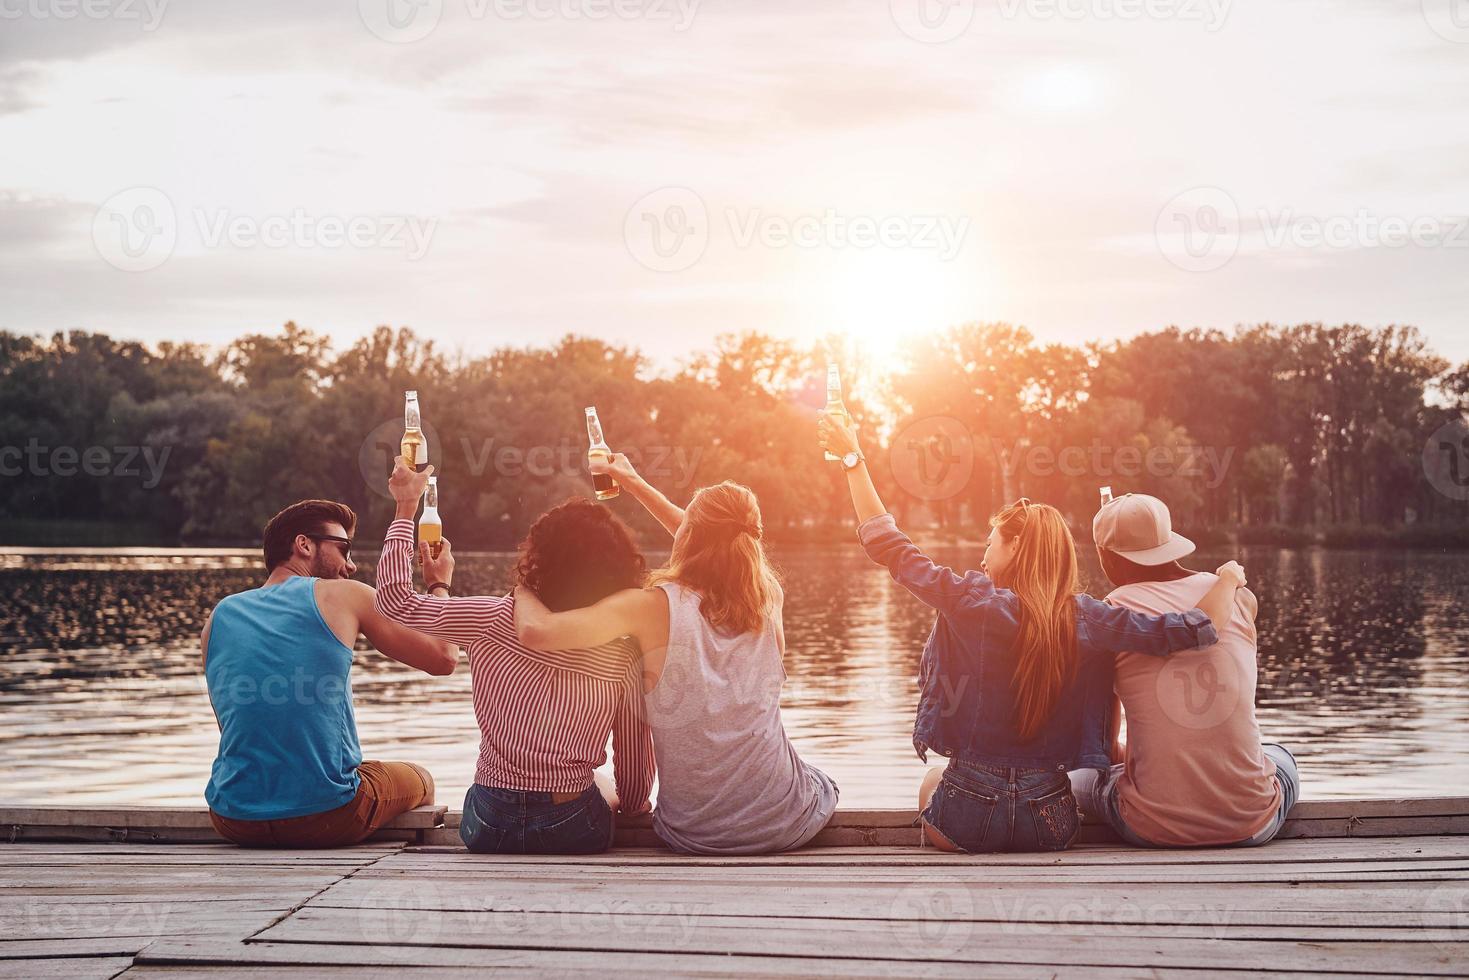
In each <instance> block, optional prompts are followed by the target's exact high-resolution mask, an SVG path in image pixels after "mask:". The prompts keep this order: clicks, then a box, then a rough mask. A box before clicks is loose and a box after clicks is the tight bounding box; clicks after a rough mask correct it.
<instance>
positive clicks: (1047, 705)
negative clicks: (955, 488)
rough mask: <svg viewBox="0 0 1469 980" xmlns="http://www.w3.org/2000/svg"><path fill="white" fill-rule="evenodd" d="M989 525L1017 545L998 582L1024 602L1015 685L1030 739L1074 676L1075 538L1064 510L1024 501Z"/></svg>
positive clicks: (1022, 730)
mask: <svg viewBox="0 0 1469 980" xmlns="http://www.w3.org/2000/svg"><path fill="white" fill-rule="evenodd" d="M990 525H991V526H992V527H997V528H999V529H1000V534H1001V535H1002V536H1003V537H1004V538H1005V539H1006V541H1008V542H1009V543H1010V544H1011V546H1012V547H1013V548H1014V551H1013V554H1012V557H1011V559H1010V563H1009V565H1008V566H1006V568H1005V570H1004V576H1003V577H1004V580H1003V581H999V580H997V581H996V583H995V584H997V585H999V586H1001V587H1003V588H1007V589H1009V590H1010V591H1012V592H1014V593H1015V596H1016V598H1018V599H1019V600H1020V636H1019V637H1018V642H1017V644H1016V657H1015V673H1014V675H1013V680H1012V685H1013V688H1014V692H1015V722H1016V727H1017V730H1018V734H1019V735H1020V737H1021V738H1022V739H1029V738H1032V737H1034V736H1035V735H1036V734H1037V733H1038V732H1040V730H1041V728H1042V727H1043V726H1044V725H1045V723H1046V722H1047V721H1048V720H1049V719H1050V717H1051V712H1052V711H1053V710H1054V709H1055V707H1056V701H1057V699H1058V698H1060V696H1061V689H1062V688H1063V687H1065V686H1066V685H1067V684H1068V683H1070V682H1071V680H1072V678H1073V677H1075V675H1076V665H1077V659H1078V655H1077V650H1076V596H1077V595H1078V594H1079V593H1080V592H1081V571H1080V569H1079V567H1078V565H1077V561H1076V541H1075V540H1074V539H1073V538H1072V537H1071V529H1070V528H1069V527H1067V526H1066V520H1065V519H1064V518H1063V517H1062V516H1061V512H1060V511H1058V510H1057V509H1056V508H1054V507H1051V506H1048V505H1046V504H1035V503H1031V502H1030V501H1028V500H1024V499H1022V500H1021V501H1019V502H1018V503H1014V504H1011V505H1010V506H1008V507H1006V508H1005V509H1003V510H1001V511H1000V512H999V513H998V514H996V515H995V516H994V517H992V518H990Z"/></svg>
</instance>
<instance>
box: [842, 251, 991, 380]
mask: <svg viewBox="0 0 1469 980" xmlns="http://www.w3.org/2000/svg"><path fill="white" fill-rule="evenodd" d="M967 275H968V272H967V270H964V269H962V268H960V267H959V265H958V263H955V262H944V261H940V260H939V259H938V258H937V257H936V256H933V255H923V254H921V253H918V252H915V251H909V252H892V251H888V252H874V253H873V254H870V255H863V256H861V257H860V258H859V259H858V260H857V261H852V262H848V263H845V264H844V266H843V268H842V269H841V270H840V272H839V275H838V277H837V281H836V283H835V284H834V288H833V290H832V293H831V295H832V296H833V297H834V309H833V310H832V320H831V328H832V330H833V332H835V333H838V334H841V335H843V336H845V337H848V338H850V339H851V341H852V342H853V343H854V344H855V345H856V346H857V347H858V348H860V349H861V351H862V352H863V353H864V354H866V355H867V356H868V357H871V358H872V359H874V360H876V361H880V360H885V359H891V358H893V357H895V356H896V355H897V354H898V353H899V351H900V349H901V347H902V344H903V342H904V340H906V339H907V338H909V337H913V336H915V335H919V334H925V333H930V332H933V331H936V330H942V329H943V328H944V327H947V326H952V325H953V324H954V323H957V322H959V321H960V320H962V319H963V312H962V310H963V309H964V306H965V303H966V297H967V296H969V295H971V294H972V292H973V285H972V284H971V283H968V282H965V281H964V278H965V277H966V276H967Z"/></svg>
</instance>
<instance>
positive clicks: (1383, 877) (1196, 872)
mask: <svg viewBox="0 0 1469 980" xmlns="http://www.w3.org/2000/svg"><path fill="white" fill-rule="evenodd" d="M971 867H973V866H971ZM373 870H374V872H375V873H385V872H392V873H404V874H409V875H414V876H420V877H422V876H427V875H433V876H435V877H475V876H477V875H486V874H492V875H495V876H496V877H498V878H500V879H501V880H517V879H525V878H534V879H538V880H547V881H549V880H560V881H576V880H579V879H580V878H582V877H584V876H586V875H589V874H590V875H601V874H605V871H604V870H603V868H602V867H597V866H592V865H570V864H556V865H547V866H543V867H537V866H534V865H515V864H480V865H477V866H465V865H463V864H457V865H456V864H446V863H444V862H421V861H414V860H411V859H410V860H404V861H393V862H379V863H378V864H377V865H376V866H374V869H373ZM617 875H618V878H619V880H622V881H744V882H761V883H763V884H766V885H768V886H771V887H779V886H780V884H781V883H782V882H785V881H804V880H810V879H811V878H813V877H819V878H820V880H822V881H859V882H860V881H921V880H925V879H926V878H929V877H931V876H932V871H931V870H929V869H928V868H921V867H831V866H827V867H823V868H822V870H821V873H820V874H819V875H813V873H812V872H811V871H810V869H809V868H802V867H800V866H798V865H755V866H741V865H727V866H724V867H703V866H698V865H694V866H689V865H683V866H676V867H666V866H665V867H659V866H642V867H628V866H620V867H618V870H617ZM975 877H983V879H984V880H986V881H1036V882H1048V881H1093V882H1113V883H1124V882H1126V883H1153V882H1158V883H1161V882H1179V881H1182V882H1188V881H1211V882H1212V881H1221V882H1231V881H1232V882H1292V881H1330V882H1365V881H1427V882H1432V881H1460V880H1464V879H1466V878H1469V859H1460V860H1456V861H1377V862H1347V861H1343V862H1340V863H1337V864H1329V863H1326V862H1321V861H1318V862H1314V863H1307V864H1295V863H1292V862H1281V863H1280V864H1279V865H1277V866H1268V865H1266V866H1262V865H1254V864H1250V865H1232V864H1222V863H1220V864H1209V865H1169V864H1163V865H1158V864H1153V865H1138V866H1129V865H1125V864H1092V865H1019V866H1016V865H983V872H982V873H978V872H976V874H975Z"/></svg>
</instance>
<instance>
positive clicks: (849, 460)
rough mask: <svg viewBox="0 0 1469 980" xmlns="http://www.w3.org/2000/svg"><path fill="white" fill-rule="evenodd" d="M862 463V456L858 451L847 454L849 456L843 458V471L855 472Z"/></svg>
mask: <svg viewBox="0 0 1469 980" xmlns="http://www.w3.org/2000/svg"><path fill="white" fill-rule="evenodd" d="M861 462H862V454H861V453H859V452H857V451H856V450H853V451H852V452H850V453H847V455H845V456H843V457H842V469H844V470H846V471H847V472H848V473H850V472H852V470H855V469H856V468H857V466H858V464H859V463H861Z"/></svg>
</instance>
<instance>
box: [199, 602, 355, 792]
mask: <svg viewBox="0 0 1469 980" xmlns="http://www.w3.org/2000/svg"><path fill="white" fill-rule="evenodd" d="M351 668H352V651H351V649H349V648H348V647H347V646H345V645H343V643H342V641H341V640H339V639H338V638H337V635H336V634H335V633H333V632H332V631H331V628H330V627H328V626H327V624H326V620H324V619H323V618H322V616H321V610H320V609H318V608H317V605H316V579H314V578H307V577H305V576H299V575H298V576H295V577H293V578H289V579H287V580H286V581H284V582H282V583H280V584H279V585H272V586H268V587H263V588H259V589H251V590H250V591H249V592H240V593H237V594H235V595H232V596H226V597H225V598H224V599H223V600H222V601H221V602H220V603H219V605H217V606H215V607H214V615H213V618H212V619H211V621H210V625H209V646H208V650H207V653H206V656H205V661H204V677H205V680H206V681H207V682H208V685H209V700H210V701H211V702H213V704H214V713H215V715H216V716H217V717H218V718H219V755H218V756H216V757H215V760H214V767H213V769H212V770H211V771H210V775H209V786H208V788H207V789H206V790H205V791H204V799H205V801H206V802H207V803H208V804H209V808H210V809H211V810H213V811H214V812H215V813H218V814H220V815H221V816H225V817H229V818H231V819H234V820H285V819H287V818H289V817H303V816H306V815H307V814H311V813H324V812H326V811H327V810H334V809H336V808H337V807H339V806H345V805H346V804H347V803H349V802H351V800H352V798H353V797H354V796H356V795H357V786H358V783H359V781H360V780H359V777H358V775H357V767H358V766H359V765H361V764H362V749H361V747H360V746H359V745H358V744H357V720H356V718H355V717H354V716H353V714H352V679H351V673H350V671H351Z"/></svg>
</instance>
